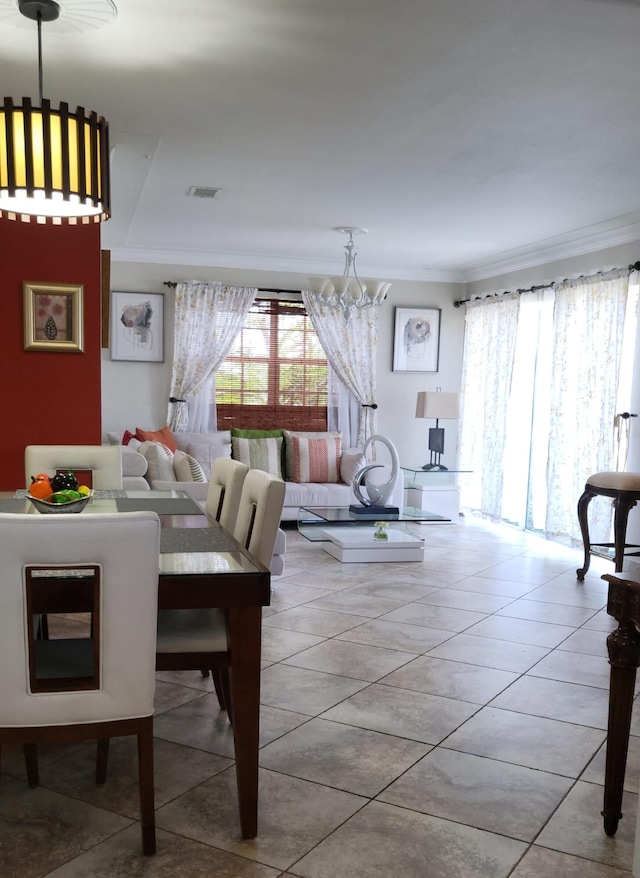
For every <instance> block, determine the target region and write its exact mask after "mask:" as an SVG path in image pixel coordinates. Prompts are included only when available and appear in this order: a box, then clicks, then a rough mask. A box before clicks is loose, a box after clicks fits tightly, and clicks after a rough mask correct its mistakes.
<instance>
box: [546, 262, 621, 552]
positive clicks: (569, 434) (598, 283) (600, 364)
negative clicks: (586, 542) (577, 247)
mask: <svg viewBox="0 0 640 878" xmlns="http://www.w3.org/2000/svg"><path fill="white" fill-rule="evenodd" d="M628 290H629V273H628V271H621V272H618V271H616V272H611V273H608V274H606V275H600V276H598V275H595V276H592V277H589V278H579V279H577V280H568V281H565V282H564V283H562V284H559V285H558V286H557V287H556V291H555V306H554V316H553V349H552V354H551V356H552V368H551V384H550V389H549V408H550V418H549V423H550V432H549V453H548V462H547V496H548V499H547V514H546V522H545V535H546V536H547V537H549V538H550V539H555V540H559V541H562V542H570V543H580V542H581V539H580V529H579V527H578V520H577V515H576V503H577V501H578V498H579V497H580V495H581V494H582V491H583V490H584V483H585V481H586V480H587V478H588V477H589V476H590V475H592V474H593V473H596V472H601V471H603V470H614V469H615V466H616V445H615V439H614V430H613V425H614V417H615V414H616V405H617V394H618V381H619V375H620V361H621V353H622V344H623V335H624V323H625V310H626V304H627V295H628ZM599 499H600V498H596V499H595V500H594V501H593V502H592V503H591V505H590V507H589V521H590V533H591V538H592V539H596V538H600V539H609V531H610V526H611V503H610V502H608V501H603V502H600V503H599V502H598V500H599Z"/></svg>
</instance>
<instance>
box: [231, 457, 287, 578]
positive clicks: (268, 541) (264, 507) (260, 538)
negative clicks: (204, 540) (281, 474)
mask: <svg viewBox="0 0 640 878" xmlns="http://www.w3.org/2000/svg"><path fill="white" fill-rule="evenodd" d="M284 493H285V484H284V482H283V481H282V479H279V478H277V477H276V476H272V475H270V474H269V473H266V472H263V471H262V470H259V469H252V470H249V472H248V473H247V475H246V476H245V480H244V484H243V486H242V494H241V496H240V505H239V508H238V517H237V519H236V524H235V527H234V529H233V535H234V537H235V538H236V539H237V540H238V542H239V543H242V545H243V546H244V547H245V548H246V549H248V550H249V551H250V552H251V554H252V555H255V557H256V558H257V559H258V560H259V561H260V562H261V563H262V564H264V566H265V567H270V565H271V558H272V555H273V548H274V546H275V542H276V536H277V534H278V528H279V527H280V518H281V516H282V507H283V505H284Z"/></svg>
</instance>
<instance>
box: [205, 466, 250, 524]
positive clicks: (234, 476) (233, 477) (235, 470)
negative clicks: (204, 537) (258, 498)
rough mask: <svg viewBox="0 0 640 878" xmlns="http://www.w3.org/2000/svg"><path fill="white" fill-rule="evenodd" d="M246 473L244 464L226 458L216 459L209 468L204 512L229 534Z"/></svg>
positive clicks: (246, 469) (247, 470)
mask: <svg viewBox="0 0 640 878" xmlns="http://www.w3.org/2000/svg"><path fill="white" fill-rule="evenodd" d="M248 472H249V467H248V466H247V465H246V463H241V462H240V461H239V460H231V459H230V458H228V457H218V458H216V459H215V460H214V462H213V466H212V467H211V479H210V481H209V489H208V492H207V502H206V504H205V510H206V512H207V514H208V515H210V516H211V517H212V518H215V519H216V521H219V522H220V524H221V525H222V526H223V527H224V528H225V529H226V530H228V531H229V532H230V533H233V529H234V527H235V523H236V518H237V517H238V508H239V506H240V495H241V494H242V486H243V484H244V480H245V476H246V475H247V473H248Z"/></svg>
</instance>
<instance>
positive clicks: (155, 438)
mask: <svg viewBox="0 0 640 878" xmlns="http://www.w3.org/2000/svg"><path fill="white" fill-rule="evenodd" d="M136 439H139V440H140V442H160V444H161V445H166V446H167V448H168V449H169V450H170V451H173V452H175V451H177V450H178V446H177V444H176V440H175V439H174V436H173V433H172V432H171V427H169V425H167V426H166V427H163V428H162V430H141V429H140V427H136Z"/></svg>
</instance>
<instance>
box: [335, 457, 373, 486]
mask: <svg viewBox="0 0 640 878" xmlns="http://www.w3.org/2000/svg"><path fill="white" fill-rule="evenodd" d="M366 465H367V458H366V457H365V455H364V454H363V453H362V449H361V448H345V449H344V451H343V452H342V455H341V456H340V479H341V481H343V482H344V483H345V485H352V484H353V480H354V479H355V477H356V476H357V474H358V473H359V472H360V470H361V469H362V468H363V467H365V466H366Z"/></svg>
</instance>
